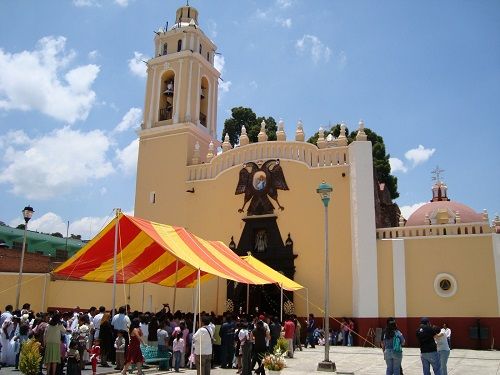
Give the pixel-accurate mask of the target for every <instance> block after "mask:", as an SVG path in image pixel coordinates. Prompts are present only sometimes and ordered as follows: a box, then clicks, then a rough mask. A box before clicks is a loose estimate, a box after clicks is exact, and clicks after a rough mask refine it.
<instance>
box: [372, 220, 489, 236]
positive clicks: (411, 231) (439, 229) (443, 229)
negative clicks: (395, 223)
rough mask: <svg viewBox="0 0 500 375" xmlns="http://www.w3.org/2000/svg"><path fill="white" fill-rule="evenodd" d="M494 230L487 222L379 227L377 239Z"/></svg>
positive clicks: (483, 232) (452, 234) (484, 232)
mask: <svg viewBox="0 0 500 375" xmlns="http://www.w3.org/2000/svg"><path fill="white" fill-rule="evenodd" d="M492 232H493V230H492V229H491V227H490V226H489V224H488V223H487V222H484V223H481V222H478V223H463V224H442V225H422V226H412V227H394V228H381V229H377V239H378V240H384V239H395V238H407V237H431V236H460V235H464V234H467V235H469V234H486V233H492Z"/></svg>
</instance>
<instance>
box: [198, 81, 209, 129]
mask: <svg viewBox="0 0 500 375" xmlns="http://www.w3.org/2000/svg"><path fill="white" fill-rule="evenodd" d="M207 114H208V80H207V78H206V77H203V78H202V79H201V86H200V124H201V125H203V126H204V127H207Z"/></svg>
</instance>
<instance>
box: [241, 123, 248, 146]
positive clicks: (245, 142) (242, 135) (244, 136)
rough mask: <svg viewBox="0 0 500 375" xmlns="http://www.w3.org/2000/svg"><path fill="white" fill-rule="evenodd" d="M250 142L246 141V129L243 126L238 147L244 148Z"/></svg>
mask: <svg viewBox="0 0 500 375" xmlns="http://www.w3.org/2000/svg"><path fill="white" fill-rule="evenodd" d="M248 142H250V140H249V139H248V135H247V128H245V125H243V126H242V127H241V135H240V146H245V145H247V144H248Z"/></svg>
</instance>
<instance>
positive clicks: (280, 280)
mask: <svg viewBox="0 0 500 375" xmlns="http://www.w3.org/2000/svg"><path fill="white" fill-rule="evenodd" d="M241 258H242V259H243V260H244V261H245V262H247V263H248V264H250V265H251V266H252V267H253V268H255V269H256V270H257V271H259V272H261V273H263V274H265V275H267V276H268V277H270V278H271V279H273V280H275V281H274V282H275V283H276V284H279V285H280V286H281V287H282V288H283V289H285V290H290V291H296V290H299V289H303V288H304V287H303V286H302V285H300V284H299V283H296V282H295V281H293V280H291V279H289V278H288V277H286V276H285V275H283V274H282V273H279V272H278V271H275V270H274V269H273V268H271V267H269V266H268V265H266V264H264V263H262V262H261V261H260V260H258V259H257V258H255V257H253V256H252V255H250V254H249V255H247V256H243V257H241Z"/></svg>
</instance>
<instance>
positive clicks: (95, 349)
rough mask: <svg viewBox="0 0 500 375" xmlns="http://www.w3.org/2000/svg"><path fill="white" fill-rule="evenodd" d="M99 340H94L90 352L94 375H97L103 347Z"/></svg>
mask: <svg viewBox="0 0 500 375" xmlns="http://www.w3.org/2000/svg"><path fill="white" fill-rule="evenodd" d="M99 344H100V342H99V339H95V340H94V345H92V347H91V348H90V350H88V352H89V354H90V363H91V365H92V375H96V373H97V362H99V361H100V357H101V347H100V345H99Z"/></svg>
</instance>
